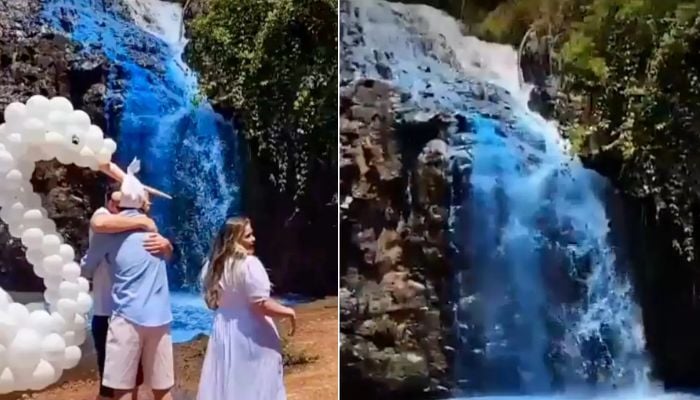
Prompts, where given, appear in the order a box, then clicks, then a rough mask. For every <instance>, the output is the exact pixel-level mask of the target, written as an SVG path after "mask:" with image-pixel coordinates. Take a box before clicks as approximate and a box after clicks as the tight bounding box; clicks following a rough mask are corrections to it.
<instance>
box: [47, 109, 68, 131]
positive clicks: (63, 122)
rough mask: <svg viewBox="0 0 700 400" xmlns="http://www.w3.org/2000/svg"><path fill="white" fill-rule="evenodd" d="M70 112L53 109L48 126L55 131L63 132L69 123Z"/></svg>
mask: <svg viewBox="0 0 700 400" xmlns="http://www.w3.org/2000/svg"><path fill="white" fill-rule="evenodd" d="M69 117H70V114H68V113H65V112H61V111H51V112H50V113H49V116H48V123H47V125H48V127H49V129H51V130H53V131H54V132H57V133H60V134H63V133H64V132H65V130H66V126H67V125H68V118H69Z"/></svg>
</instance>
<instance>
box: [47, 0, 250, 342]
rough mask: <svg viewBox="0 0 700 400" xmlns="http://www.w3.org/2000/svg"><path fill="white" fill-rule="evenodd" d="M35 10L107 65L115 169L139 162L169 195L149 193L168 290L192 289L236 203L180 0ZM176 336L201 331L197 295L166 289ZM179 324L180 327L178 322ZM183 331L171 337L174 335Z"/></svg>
mask: <svg viewBox="0 0 700 400" xmlns="http://www.w3.org/2000/svg"><path fill="white" fill-rule="evenodd" d="M42 17H43V19H44V20H45V21H46V24H47V25H48V28H49V29H54V30H57V31H58V32H61V33H64V34H66V35H67V36H69V37H70V38H72V39H73V40H74V41H75V42H77V43H78V44H80V45H82V46H83V51H89V52H92V51H95V50H97V51H99V52H102V53H103V54H104V55H105V56H106V57H107V58H108V59H109V61H110V64H111V65H112V69H111V71H110V78H109V82H108V88H107V96H106V97H107V104H106V110H105V113H106V115H107V125H108V126H107V131H108V133H109V135H110V136H112V137H115V138H116V140H117V142H118V144H119V148H118V152H117V161H118V162H119V164H120V165H121V166H122V167H124V166H125V165H126V164H127V163H128V162H129V161H130V160H131V159H132V158H133V157H138V158H139V159H141V160H142V172H141V174H140V177H141V178H142V180H143V181H144V182H145V183H147V184H149V185H152V186H154V187H157V188H158V189H161V190H163V191H165V192H167V193H169V194H171V195H172V196H173V200H159V199H154V205H153V215H154V217H155V219H156V221H157V223H158V226H159V228H160V231H161V233H162V234H163V235H164V236H166V237H169V238H170V239H171V241H173V243H174V244H175V245H176V250H177V257H176V260H175V263H174V265H173V266H171V267H170V269H169V278H170V284H171V288H173V289H175V290H184V291H185V293H186V292H187V291H188V290H190V289H194V288H195V287H196V284H197V283H196V282H197V276H198V274H199V271H200V268H201V265H202V261H203V259H204V257H205V256H206V252H207V251H208V247H209V242H210V240H211V237H212V235H213V234H214V232H215V231H216V229H218V227H219V226H220V225H221V224H222V223H223V221H224V220H225V218H226V217H227V216H229V215H231V214H234V213H235V212H236V211H237V210H238V209H239V197H240V196H239V181H240V173H241V164H240V163H239V160H238V153H237V149H236V145H237V142H236V136H235V130H234V128H233V126H232V125H231V124H230V123H229V122H227V121H225V120H224V119H223V118H222V117H221V116H219V115H218V114H217V113H215V112H214V111H213V110H212V108H211V106H210V105H209V104H208V103H206V102H203V103H201V104H200V103H199V100H198V93H199V92H198V86H197V79H196V76H195V74H194V73H193V72H192V71H191V70H190V69H189V68H188V67H187V65H186V64H185V63H184V62H183V61H182V53H183V51H184V47H185V44H186V41H185V40H184V37H183V36H182V35H183V32H182V22H183V21H182V8H181V6H180V5H179V4H175V3H171V2H166V1H161V0H45V2H44V8H43V12H42ZM173 303H174V306H173V309H174V310H173V311H174V314H175V315H174V316H175V323H176V325H175V327H174V331H175V339H176V340H178V339H181V340H184V339H187V338H188V337H191V336H192V334H194V333H196V332H199V331H204V332H206V331H207V330H208V326H209V323H208V318H209V314H208V313H205V312H201V309H202V308H204V306H203V302H202V301H201V299H199V298H198V297H196V298H195V297H192V296H187V295H186V294H181V295H179V296H178V295H176V296H173ZM178 324H180V325H182V324H185V325H182V326H178ZM178 332H180V334H181V336H182V337H180V336H178V335H179V333H178Z"/></svg>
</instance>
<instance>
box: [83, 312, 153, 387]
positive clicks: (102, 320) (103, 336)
mask: <svg viewBox="0 0 700 400" xmlns="http://www.w3.org/2000/svg"><path fill="white" fill-rule="evenodd" d="M109 318H110V317H107V316H103V315H94V316H93V317H92V339H93V341H94V342H95V351H96V352H97V368H98V370H99V371H100V396H102V397H114V389H112V388H108V387H106V386H104V385H103V384H102V378H103V376H104V372H105V355H106V353H107V351H106V350H107V332H108V331H109ZM142 383H143V368H142V367H141V365H139V371H138V373H137V374H136V386H137V387H138V386H139V385H141V384H142Z"/></svg>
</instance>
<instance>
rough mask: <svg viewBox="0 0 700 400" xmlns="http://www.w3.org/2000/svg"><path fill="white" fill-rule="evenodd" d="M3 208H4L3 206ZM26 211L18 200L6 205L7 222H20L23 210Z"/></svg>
mask: <svg viewBox="0 0 700 400" xmlns="http://www.w3.org/2000/svg"><path fill="white" fill-rule="evenodd" d="M3 209H4V208H3ZM25 211H26V209H25V207H24V204H23V203H22V202H20V201H15V202H14V203H12V204H10V206H9V207H8V212H9V215H8V218H7V219H6V222H7V223H12V222H20V221H22V217H23V216H24V212H25Z"/></svg>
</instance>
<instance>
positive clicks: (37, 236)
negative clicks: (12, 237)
mask: <svg viewBox="0 0 700 400" xmlns="http://www.w3.org/2000/svg"><path fill="white" fill-rule="evenodd" d="M43 241H44V232H43V231H42V230H41V229H39V228H29V229H27V230H25V231H24V233H22V244H24V245H25V246H27V247H29V248H32V247H36V248H41V244H42V243H43Z"/></svg>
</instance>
